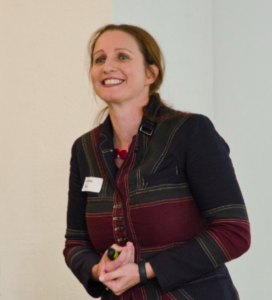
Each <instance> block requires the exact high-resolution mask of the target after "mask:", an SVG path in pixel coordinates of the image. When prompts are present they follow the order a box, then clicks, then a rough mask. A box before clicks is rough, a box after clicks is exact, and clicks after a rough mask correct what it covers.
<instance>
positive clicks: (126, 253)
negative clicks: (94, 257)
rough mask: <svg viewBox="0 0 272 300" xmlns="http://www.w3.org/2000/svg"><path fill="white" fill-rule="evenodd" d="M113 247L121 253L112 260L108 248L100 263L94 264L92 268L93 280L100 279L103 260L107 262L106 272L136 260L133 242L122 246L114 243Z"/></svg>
mask: <svg viewBox="0 0 272 300" xmlns="http://www.w3.org/2000/svg"><path fill="white" fill-rule="evenodd" d="M111 248H113V249H115V250H116V251H118V252H121V253H120V254H119V256H118V257H117V258H116V259H115V260H113V261H111V260H110V259H109V258H108V250H106V251H105V253H104V254H103V256H102V258H101V260H100V262H99V263H98V264H96V265H94V266H93V268H92V273H91V278H92V279H93V280H99V279H98V278H99V276H100V273H101V266H102V262H104V263H105V265H104V264H103V270H105V272H112V271H114V270H116V269H117V268H119V267H121V266H123V265H125V264H127V263H133V262H134V259H135V258H134V257H135V249H134V246H133V244H132V243H131V242H127V244H126V246H125V247H121V246H118V245H116V244H113V245H112V246H111Z"/></svg>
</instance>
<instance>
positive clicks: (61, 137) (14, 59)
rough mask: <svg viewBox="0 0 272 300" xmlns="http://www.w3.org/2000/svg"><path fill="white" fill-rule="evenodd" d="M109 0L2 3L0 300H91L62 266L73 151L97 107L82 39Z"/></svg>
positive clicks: (107, 14)
mask: <svg viewBox="0 0 272 300" xmlns="http://www.w3.org/2000/svg"><path fill="white" fill-rule="evenodd" d="M110 20H111V1H110V0H103V1H96V0H81V1H79V2H78V1H72V0H39V1H36V0H25V1H19V0H17V1H9V0H5V1H1V2H0V43H1V46H0V77H1V88H0V99H1V100H0V101H1V109H0V138H1V147H0V157H1V159H0V190H1V196H0V197H1V200H0V201H1V202H0V205H1V207H0V232H1V237H0V299H1V300H43V299H44V300H45V299H46V300H48V299H50V300H60V299H65V300H69V299H70V300H74V299H82V300H83V299H90V297H89V296H88V294H87V293H86V292H85V291H84V289H83V287H82V286H81V284H80V283H79V282H77V279H76V278H75V276H74V275H73V274H72V273H71V272H70V270H69V269H68V268H67V267H66V265H65V262H64V258H63V255H62V250H63V248H64V234H65V227H66V210H67V190H68V175H69V160H70V149H71V146H72V143H73V141H74V140H75V139H76V138H77V137H78V136H80V135H81V134H83V133H84V132H86V131H88V130H90V128H91V126H92V123H93V118H94V116H95V115H96V111H97V108H95V107H94V106H92V104H91V102H92V101H93V96H92V95H93V94H92V92H91V90H90V87H89V83H88V79H87V66H86V60H85V55H86V51H85V50H86V45H87V41H88V39H89V36H90V35H91V33H93V32H94V30H95V29H97V28H98V27H99V26H102V25H104V24H106V23H109V22H110Z"/></svg>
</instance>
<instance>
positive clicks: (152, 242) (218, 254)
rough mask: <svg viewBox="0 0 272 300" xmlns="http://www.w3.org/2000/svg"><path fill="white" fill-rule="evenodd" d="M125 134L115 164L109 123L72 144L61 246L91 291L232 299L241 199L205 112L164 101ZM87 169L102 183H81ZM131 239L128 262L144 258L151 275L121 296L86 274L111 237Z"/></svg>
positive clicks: (242, 238)
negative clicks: (231, 264) (94, 188)
mask: <svg viewBox="0 0 272 300" xmlns="http://www.w3.org/2000/svg"><path fill="white" fill-rule="evenodd" d="M148 111H149V115H151V116H153V117H158V116H160V117H161V118H165V119H166V121H159V122H151V121H149V120H147V119H146V118H145V117H143V119H142V123H141V125H140V127H139V130H138V134H137V135H135V136H134V137H133V139H132V143H131V145H130V148H129V152H128V155H127V157H126V158H125V160H124V162H123V164H122V166H121V168H120V170H118V168H117V166H116V165H115V158H114V146H113V129H112V125H111V121H110V117H109V116H108V117H107V118H106V120H105V121H104V123H103V124H101V125H99V126H98V127H96V128H95V129H93V130H92V131H90V132H88V133H86V134H84V135H83V136H81V137H80V138H78V139H77V140H76V141H75V143H74V145H73V147H72V157H71V167H70V181H69V201H68V211H67V231H66V235H65V237H66V243H65V249H64V252H63V253H64V256H65V260H66V263H67V265H68V267H69V268H70V269H71V270H72V272H73V273H74V274H75V276H76V277H77V278H78V280H79V281H80V282H81V283H82V284H83V286H84V287H85V289H86V291H87V292H88V293H89V294H90V295H91V296H93V297H102V299H103V300H106V299H122V300H125V299H133V300H141V299H145V300H149V299H150V300H153V299H154V300H157V299H158V300H159V299H160V300H174V299H188V300H213V299H214V300H237V299H239V296H238V293H237V291H236V289H235V287H234V285H233V283H232V280H231V278H230V275H229V273H228V270H227V268H226V266H225V263H226V262H228V261H230V260H232V259H235V258H237V257H239V256H241V255H242V254H243V253H244V252H246V251H247V250H248V249H249V246H250V227H249V222H248V216H247V211H246V208H245V204H244V200H243V197H242V194H241V191H240V188H239V185H238V182H237V179H236V176H235V172H234V168H233V166H232V162H231V160H230V157H229V147H228V145H227V144H226V142H225V141H224V139H223V138H222V137H221V136H220V135H219V134H218V133H217V132H216V130H215V128H214V126H213V124H212V123H211V121H210V120H209V119H208V118H207V117H205V116H203V115H199V114H188V113H182V112H179V111H175V110H172V109H170V108H166V107H162V106H160V104H159V103H158V102H157V100H156V99H155V98H152V97H151V98H150V101H149V104H148ZM86 177H99V178H103V185H102V189H101V191H100V192H98V193H95V192H89V191H88V192H82V186H83V184H84V180H85V178H86ZM126 241H131V242H133V244H134V246H135V262H138V261H139V260H140V259H144V260H146V261H149V262H150V264H151V266H152V268H153V270H154V272H155V274H156V278H153V279H150V280H148V283H147V284H146V285H142V284H138V285H136V286H134V287H133V288H131V289H129V290H128V291H126V292H125V293H124V294H122V295H121V296H119V297H118V296H115V295H114V294H113V293H112V292H111V291H110V290H109V291H107V290H106V289H105V286H104V285H103V284H102V283H101V282H97V281H93V280H91V279H90V274H91V269H92V267H93V266H94V265H95V264H97V263H98V262H99V261H100V259H101V256H102V255H103V253H104V252H105V251H106V250H107V249H108V248H109V247H110V246H111V245H112V244H114V243H117V244H119V245H121V246H124V245H125V244H126Z"/></svg>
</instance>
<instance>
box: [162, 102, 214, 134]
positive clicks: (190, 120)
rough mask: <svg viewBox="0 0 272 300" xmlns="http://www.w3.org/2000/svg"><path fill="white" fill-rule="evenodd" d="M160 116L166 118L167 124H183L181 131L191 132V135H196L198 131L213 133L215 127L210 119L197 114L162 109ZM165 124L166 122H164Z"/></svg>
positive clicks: (166, 108)
mask: <svg viewBox="0 0 272 300" xmlns="http://www.w3.org/2000/svg"><path fill="white" fill-rule="evenodd" d="M160 115H161V116H165V118H166V122H169V123H173V124H175V123H182V126H181V130H182V131H184V130H185V131H189V132H190V133H194V132H195V131H196V130H202V131H209V130H210V131H213V130H215V127H214V125H213V123H212V121H211V120H210V119H209V117H207V116H205V115H202V114H196V113H189V112H184V111H179V110H174V109H172V108H168V107H162V108H161V109H160ZM162 122H164V121H162Z"/></svg>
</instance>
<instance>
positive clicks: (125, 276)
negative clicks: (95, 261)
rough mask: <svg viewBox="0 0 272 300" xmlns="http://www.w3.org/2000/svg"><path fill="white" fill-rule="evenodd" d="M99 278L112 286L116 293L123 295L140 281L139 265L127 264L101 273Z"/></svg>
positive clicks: (106, 284) (109, 286) (108, 285)
mask: <svg viewBox="0 0 272 300" xmlns="http://www.w3.org/2000/svg"><path fill="white" fill-rule="evenodd" d="M99 280H100V281H101V282H103V284H104V285H105V286H107V287H108V288H110V289H111V290H112V292H113V293H114V294H115V295H121V294H122V293H124V292H125V291H126V290H128V289H129V288H131V287H132V286H134V285H136V284H138V283H139V282H140V275H139V269H138V265H137V264H135V263H129V264H126V265H125V266H122V267H121V268H118V269H117V270H115V271H113V272H110V273H105V274H103V275H101V276H100V277H99Z"/></svg>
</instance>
